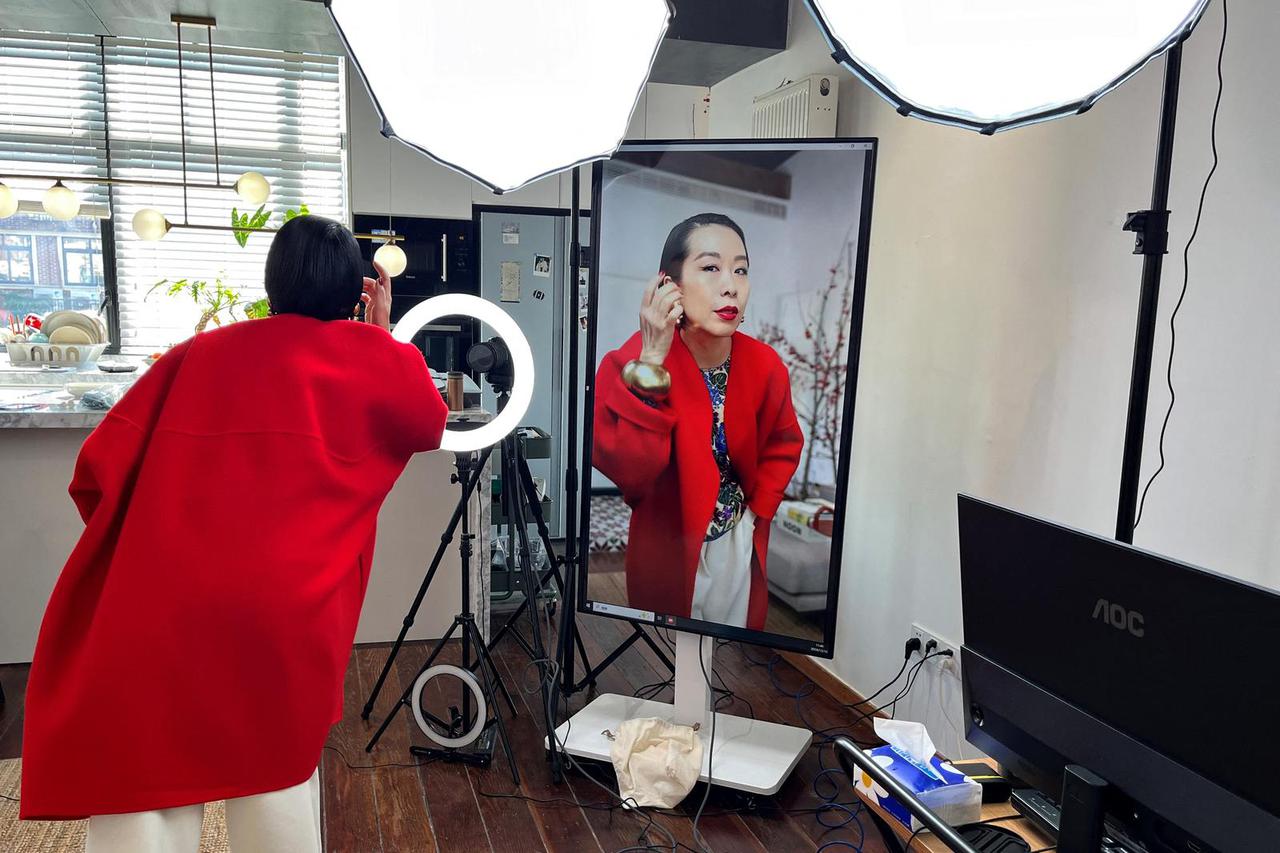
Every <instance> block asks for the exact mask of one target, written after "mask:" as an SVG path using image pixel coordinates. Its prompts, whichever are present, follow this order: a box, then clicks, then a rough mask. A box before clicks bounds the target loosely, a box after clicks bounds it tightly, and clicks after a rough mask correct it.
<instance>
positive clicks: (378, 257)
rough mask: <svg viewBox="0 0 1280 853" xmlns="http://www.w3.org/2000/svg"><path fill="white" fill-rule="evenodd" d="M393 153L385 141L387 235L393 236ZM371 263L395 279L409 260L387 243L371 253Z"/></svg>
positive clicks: (392, 242) (388, 140)
mask: <svg viewBox="0 0 1280 853" xmlns="http://www.w3.org/2000/svg"><path fill="white" fill-rule="evenodd" d="M394 153H395V152H393V151H392V150H391V140H390V139H387V234H388V235H394V234H395V229H393V228H392V227H391V208H392V204H391V183H392V182H391V158H392V156H393V155H394ZM373 261H374V263H376V264H377V265H378V266H380V267H382V269H383V270H385V271H386V273H387V275H388V276H390V277H391V278H395V277H396V276H398V275H400V273H402V272H404V270H405V267H407V266H408V265H409V259H408V258H407V257H406V256H405V253H404V249H401V248H400V247H399V246H397V245H396V244H395V242H394V241H388V242H386V243H383V244H382V245H381V246H379V247H378V251H376V252H374V253H373Z"/></svg>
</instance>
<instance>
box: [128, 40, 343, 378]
mask: <svg viewBox="0 0 1280 853" xmlns="http://www.w3.org/2000/svg"><path fill="white" fill-rule="evenodd" d="M186 35H187V34H186V33H184V37H185V36H186ZM199 35H200V36H201V37H203V35H204V33H203V32H200V33H199ZM104 56H105V89H106V92H107V98H106V109H107V118H108V126H109V128H110V146H109V147H110V160H111V173H112V175H113V176H114V177H117V178H142V179H149V180H159V181H173V182H180V181H181V180H182V177H183V147H184V140H185V156H186V174H187V180H188V182H189V183H194V184H203V185H213V184H215V183H217V181H218V178H219V172H220V176H221V182H222V184H223V185H225V186H226V187H230V186H231V185H232V184H234V183H235V180H236V178H238V177H239V176H240V175H241V174H243V173H244V172H247V171H256V172H261V173H262V174H263V175H265V176H266V178H267V180H268V181H269V182H270V183H271V196H270V198H269V199H268V200H267V202H266V210H267V211H269V212H270V214H271V217H270V220H269V221H268V222H267V223H266V224H267V226H269V227H278V226H279V225H280V224H281V223H282V219H283V215H284V213H285V211H286V210H288V209H297V208H298V207H299V205H300V204H302V203H305V204H306V205H307V207H308V208H309V210H310V212H311V213H313V214H318V215H320V216H327V217H329V218H332V219H336V220H338V221H342V222H345V221H347V205H346V196H347V193H346V183H345V169H344V159H345V152H344V150H343V147H344V146H343V142H344V139H343V137H344V130H345V116H346V111H345V103H344V87H343V80H342V75H343V68H342V60H341V59H340V58H339V57H332V56H319V55H310V54H301V53H291V52H282V51H269V50H252V49H244V48H233V47H220V46H218V45H216V44H215V45H214V46H213V49H212V84H213V94H214V95H216V104H215V100H214V97H212V96H211V93H210V62H209V50H208V47H207V45H206V44H205V43H204V41H203V39H201V40H200V41H198V42H192V43H187V42H186V41H185V39H184V43H183V49H182V67H181V69H179V59H178V50H177V46H176V44H175V43H174V42H172V41H168V42H160V41H150V40H140V39H118V38H108V39H105V40H104ZM180 79H181V81H182V85H181V88H180V87H179V80H180ZM215 106H216V121H217V151H216V154H217V160H216V162H215V147H214V120H215ZM184 116H185V130H184V126H183V122H184V119H183V117H184ZM185 196H186V198H185V205H184V193H183V191H182V190H181V189H178V188H170V187H151V186H126V185H119V184H117V185H114V186H112V187H111V207H112V212H113V223H114V230H115V239H116V271H117V287H118V292H119V307H120V329H121V341H120V343H121V349H122V351H123V352H128V353H138V352H150V351H153V350H156V349H159V348H161V347H163V346H167V345H169V344H173V343H176V342H178V341H181V340H183V339H185V338H187V337H189V336H190V335H191V333H192V330H193V328H194V326H195V323H196V321H197V320H198V318H199V316H200V309H199V308H198V307H197V306H196V304H195V302H194V301H193V300H191V298H190V297H189V296H172V297H171V296H168V295H167V294H166V293H165V292H164V290H165V289H164V288H160V289H156V290H154V291H153V292H152V289H153V287H154V285H155V284H156V282H158V281H160V280H162V279H169V280H177V279H183V278H186V279H193V280H194V279H198V280H206V281H209V282H211V283H212V282H213V281H214V280H215V279H218V278H221V279H222V280H223V282H224V283H226V284H227V285H228V286H230V287H232V288H233V289H235V290H236V291H237V292H239V293H240V294H241V296H242V298H243V299H244V301H245V302H246V303H247V302H251V301H253V300H255V299H258V298H260V297H261V296H263V295H264V292H263V288H262V271H263V265H264V263H265V260H266V254H267V249H268V247H269V246H270V242H271V235H270V234H251V235H250V236H249V237H248V241H247V244H246V246H245V247H243V248H242V247H241V246H240V245H239V244H238V243H237V242H236V239H235V236H234V235H233V234H231V233H230V232H226V231H193V230H186V229H182V228H179V227H175V228H174V229H173V230H172V231H170V232H169V234H168V235H167V236H166V237H165V238H164V239H163V240H160V241H158V242H147V241H144V240H141V239H139V238H138V237H137V236H136V235H135V234H134V233H133V227H132V221H133V215H134V214H135V213H136V212H137V211H138V210H140V209H142V208H144V207H151V208H156V209H158V210H160V211H161V212H162V213H164V215H165V216H166V217H167V218H168V219H169V221H170V222H172V223H174V225H175V226H177V225H178V224H180V223H182V222H183V221H184V220H185V221H188V222H191V223H195V224H208V225H230V224H231V211H232V208H236V209H237V210H239V211H240V212H242V213H243V212H246V204H245V202H243V201H242V200H241V199H240V197H239V196H237V195H236V194H235V192H234V191H233V190H231V189H229V188H225V189H212V188H201V187H188V189H187V191H186V193H185ZM184 207H185V210H184ZM247 212H249V213H252V212H253V210H252V209H250V210H248V211H247Z"/></svg>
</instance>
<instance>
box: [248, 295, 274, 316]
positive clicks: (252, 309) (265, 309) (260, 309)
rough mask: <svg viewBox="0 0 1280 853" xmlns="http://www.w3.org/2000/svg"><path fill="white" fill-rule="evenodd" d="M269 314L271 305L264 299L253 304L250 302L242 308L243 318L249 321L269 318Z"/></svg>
mask: <svg viewBox="0 0 1280 853" xmlns="http://www.w3.org/2000/svg"><path fill="white" fill-rule="evenodd" d="M270 314H271V303H270V302H268V301H267V300H266V299H259V300H257V301H255V302H250V303H249V304H248V305H246V306H245V307H244V316H246V317H248V318H249V319H250V320H260V319H262V318H263V317H267V316H270Z"/></svg>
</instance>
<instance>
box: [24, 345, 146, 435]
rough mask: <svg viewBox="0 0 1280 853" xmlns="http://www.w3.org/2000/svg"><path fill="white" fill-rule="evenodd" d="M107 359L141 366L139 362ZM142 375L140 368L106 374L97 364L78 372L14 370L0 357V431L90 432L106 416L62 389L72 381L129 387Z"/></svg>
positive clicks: (141, 368)
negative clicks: (129, 371)
mask: <svg viewBox="0 0 1280 853" xmlns="http://www.w3.org/2000/svg"><path fill="white" fill-rule="evenodd" d="M110 359H111V360H112V361H129V362H132V363H135V364H139V365H140V360H139V359H128V358H122V357H120V356H111V357H110ZM145 372H146V367H145V366H141V365H140V366H139V369H138V370H135V371H133V372H132V373H107V372H105V371H102V370H99V369H98V368H97V366H96V365H95V366H91V367H85V368H80V369H77V370H50V369H45V368H40V367H25V366H23V367H15V366H13V365H11V364H8V363H7V359H4V358H3V357H2V356H0V429H13V428H23V429H30V428H33V427H34V428H53V429H93V428H94V427H96V426H97V425H98V424H99V423H101V422H102V419H103V418H104V417H106V414H107V413H106V412H105V411H103V410H101V409H91V408H89V407H87V406H84V405H81V403H80V401H79V400H77V399H76V398H75V397H73V396H71V394H69V393H67V392H66V391H65V390H64V386H65V385H67V384H68V383H72V382H81V383H90V382H91V383H94V384H98V385H128V384H130V383H132V382H134V381H136V380H137V378H138V377H139V376H141V375H142V374H143V373H145Z"/></svg>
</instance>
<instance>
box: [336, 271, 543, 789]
mask: <svg viewBox="0 0 1280 853" xmlns="http://www.w3.org/2000/svg"><path fill="white" fill-rule="evenodd" d="M450 315H465V316H468V317H474V318H476V319H478V320H480V321H481V322H483V323H485V324H487V325H489V326H491V327H492V328H493V329H494V331H496V332H497V333H498V335H499V336H500V337H501V338H502V340H503V342H504V343H505V344H506V347H507V349H508V350H509V353H510V360H511V366H512V371H511V374H510V376H509V377H507V376H505V375H504V377H503V379H502V381H501V382H500V383H499V382H497V381H495V383H494V384H495V390H496V391H497V392H498V411H497V414H496V416H495V417H494V419H493V420H492V421H490V422H488V423H486V424H484V425H482V426H481V427H479V428H476V429H472V430H466V431H458V430H450V429H446V430H445V432H444V435H443V436H442V437H441V441H440V447H441V449H444V450H451V451H453V453H454V457H455V464H456V465H457V468H458V471H457V473H456V474H455V475H454V476H453V478H452V479H453V482H455V483H458V484H459V485H461V487H462V494H461V495H460V496H459V498H458V503H457V505H456V506H455V508H454V511H453V515H452V517H451V518H450V519H449V524H448V525H447V526H446V528H445V531H444V533H443V534H442V535H441V537H440V544H439V545H438V546H437V548H436V552H435V555H434V556H433V558H432V560H431V565H430V567H429V568H428V570H427V573H426V575H425V576H424V577H423V580H422V584H421V585H420V586H419V588H418V593H417V595H416V596H415V597H414V600H413V603H412V605H410V607H409V612H408V613H407V614H406V615H405V618H404V621H403V624H402V626H401V629H400V634H399V636H398V637H397V638H396V641H395V643H394V644H393V646H392V648H391V651H390V653H389V654H388V655H387V660H386V663H385V664H384V665H383V668H382V672H381V674H379V676H378V681H377V683H376V684H375V685H374V688H373V691H372V692H371V693H370V695H369V698H368V701H366V702H365V706H364V709H363V711H362V712H361V717H362V718H363V719H365V720H368V719H369V716H370V714H371V713H372V711H373V706H374V703H375V702H376V701H377V698H378V695H379V694H380V693H381V691H382V687H383V684H384V683H385V682H386V679H387V675H388V673H389V672H390V670H391V667H392V665H393V664H394V662H395V658H396V656H397V655H398V654H399V652H400V648H401V646H402V645H403V644H404V640H405V637H406V636H407V634H408V632H409V629H410V627H412V625H413V623H414V620H415V619H416V617H417V613H418V610H419V608H420V607H421V606H422V601H423V599H424V598H425V597H426V593H427V590H428V589H429V588H430V586H431V582H432V580H433V579H434V578H435V574H436V572H437V571H438V570H439V568H440V562H441V560H442V559H443V557H444V554H445V552H446V551H447V550H448V547H449V544H450V543H451V542H452V541H453V536H454V533H455V531H456V530H457V528H458V526H459V525H461V527H462V536H461V539H460V542H459V552H460V555H461V559H462V610H461V612H460V613H458V614H457V615H455V616H454V617H453V622H452V624H450V626H449V629H448V631H446V632H445V634H444V636H443V637H441V638H440V639H439V640H437V641H436V643H435V645H434V646H433V647H432V649H431V653H430V654H429V655H428V657H427V660H426V661H425V662H424V663H423V664H422V666H421V667H420V668H419V670H418V672H417V673H416V674H415V676H414V679H413V682H412V683H411V684H410V685H409V686H408V687H407V688H406V689H405V691H404V692H403V693H402V694H401V696H400V698H399V700H397V702H396V705H395V707H394V708H392V710H391V712H390V713H389V714H387V716H386V718H385V719H384V720H383V721H382V724H381V725H380V726H379V727H378V730H377V731H376V732H375V733H374V735H373V737H372V738H371V739H370V741H369V743H368V744H367V745H366V746H365V751H366V752H371V751H372V750H373V748H374V747H375V746H376V745H377V743H378V741H379V740H380V739H381V738H382V735H383V734H384V733H385V732H386V730H387V728H388V726H390V725H391V721H392V720H393V719H395V716H396V714H397V713H399V711H400V709H401V708H402V707H405V706H408V707H409V708H410V709H411V711H412V713H413V715H414V719H415V721H416V722H417V724H418V726H419V728H421V729H422V730H423V732H424V733H425V734H427V736H428V737H430V738H431V739H432V740H433V741H435V742H436V743H437V744H439V745H440V748H423V747H410V752H412V753H414V754H415V755H428V756H431V757H433V758H439V759H442V760H446V761H456V762H463V763H467V764H475V765H480V766H488V765H489V763H490V762H491V761H492V756H493V746H494V744H493V738H492V736H491V734H490V733H491V731H492V729H493V728H496V729H497V734H498V736H499V737H500V738H501V741H502V749H503V752H504V753H505V754H506V756H507V763H508V764H509V766H510V768H511V779H512V782H514V783H515V784H517V785H518V784H519V783H520V776H519V772H518V770H517V769H516V762H515V755H514V754H513V752H512V749H511V742H510V737H509V736H508V734H507V730H506V724H505V723H504V721H503V716H502V713H501V710H500V709H499V708H498V707H497V703H496V701H495V697H496V694H497V693H499V692H500V693H501V694H502V697H503V699H504V700H505V704H506V705H507V708H508V709H509V710H510V712H511V714H512V716H515V715H516V714H517V713H518V712H517V710H516V706H515V703H514V702H513V701H512V698H511V694H510V693H509V692H508V690H507V688H506V685H505V683H504V681H503V679H502V675H501V672H500V671H499V669H498V668H497V666H496V665H495V664H494V662H493V658H492V656H491V654H490V648H491V644H490V643H487V642H486V641H485V638H484V636H483V634H482V633H481V631H480V629H479V628H478V627H477V625H476V619H475V614H474V613H473V612H472V610H471V554H472V551H473V547H474V546H473V541H474V538H475V536H474V534H473V533H471V531H470V527H469V521H468V518H469V513H468V512H467V509H468V505H469V502H470V500H471V497H472V495H473V494H474V493H475V490H476V486H477V485H478V484H479V482H480V479H481V477H482V476H483V475H484V472H485V468H486V465H487V463H488V461H489V457H490V455H491V454H492V452H493V449H494V447H495V446H501V453H502V466H503V468H502V470H503V480H502V482H503V484H504V486H506V487H505V488H504V489H503V501H504V504H503V507H504V510H505V511H506V513H507V518H508V519H509V520H510V521H511V522H512V524H513V525H516V524H517V522H518V521H520V520H523V518H524V514H523V508H522V507H520V506H518V504H519V502H520V500H521V496H523V495H522V493H523V491H524V489H523V488H522V487H523V486H525V485H526V482H525V478H524V477H522V476H521V471H520V468H519V466H520V463H521V462H522V461H523V459H524V454H523V447H522V444H521V439H520V437H519V436H518V435H516V434H515V432H514V429H515V427H516V425H517V424H518V423H519V421H520V419H521V418H522V417H524V413H525V411H526V410H527V409H528V406H529V401H530V400H531V399H532V397H533V354H532V351H531V350H530V348H529V343H528V341H527V340H526V339H525V337H524V335H523V333H522V332H521V331H520V327H519V326H518V325H517V324H516V322H515V321H514V320H512V319H511V317H510V316H508V315H507V314H506V313H505V312H504V311H502V309H500V308H498V306H496V305H494V304H493V303H491V302H486V301H485V300H483V299H480V298H478V297H475V296H467V295H463V294H448V295H445V296H437V297H433V298H432V299H428V300H426V301H424V302H421V303H419V304H418V305H416V306H414V307H413V308H412V309H410V311H409V312H408V313H407V314H405V316H404V317H403V318H402V319H401V320H400V322H399V323H398V324H397V325H396V329H395V333H394V336H395V337H396V339H397V340H400V341H401V342H404V343H407V342H409V341H411V340H412V339H413V336H414V335H415V334H417V333H418V331H419V330H420V329H421V328H422V327H423V326H425V325H427V324H429V323H431V322H432V321H434V320H436V319H438V318H440V317H444V316H450ZM477 451H478V455H477ZM524 471H526V472H527V463H525V467H524ZM515 484H519V485H515ZM527 486H528V487H530V488H531V487H532V478H528V480H527ZM533 499H534V500H535V501H536V495H534V496H533ZM518 534H523V538H522V540H521V544H522V546H523V547H522V548H521V554H522V559H521V560H520V567H521V570H522V572H523V574H524V581H525V588H526V590H528V591H529V597H530V600H536V596H537V593H538V590H539V589H540V588H541V585H540V583H539V580H540V578H538V577H537V575H536V574H535V573H534V571H533V568H532V564H531V562H530V560H529V556H528V554H529V549H528V532H527V530H524V529H520V530H519V531H517V532H516V535H518ZM529 622H530V626H531V633H532V637H533V640H532V645H531V647H530V648H531V649H532V653H533V654H534V655H535V660H537V661H538V662H539V664H540V666H544V667H545V666H546V665H547V658H546V656H545V653H544V652H543V651H542V639H541V630H540V626H539V624H538V619H537V612H536V608H532V609H530V610H529ZM458 632H461V637H460V639H461V640H462V663H461V667H452V666H445V665H438V664H437V663H436V660H437V658H438V657H439V656H440V653H441V652H442V651H443V649H444V645H445V643H447V642H448V641H449V640H451V639H453V636H454V634H455V633H458ZM473 644H474V646H475V649H476V651H477V654H478V657H477V659H476V660H475V661H474V662H473V661H472V657H471V652H472V645H473ZM475 672H478V673H479V676H480V678H479V680H477V678H476V677H475V675H474V674H473V673H475ZM443 674H452V675H457V676H459V677H460V679H461V681H462V683H463V692H462V697H461V705H462V710H461V712H459V711H458V709H457V707H456V706H454V707H452V708H451V709H450V711H451V714H450V719H449V720H448V721H445V720H442V719H440V718H439V717H436V716H435V715H433V714H431V713H429V712H428V711H427V710H426V709H425V708H424V707H423V702H422V694H423V690H424V688H425V687H426V685H427V683H428V682H429V681H430V680H431V679H432V678H433V677H435V676H437V675H443ZM547 681H548V679H545V678H544V679H543V680H542V694H543V698H544V702H543V707H544V712H546V713H547V714H548V715H550V714H552V712H553V711H552V706H551V703H550V693H549V686H548V684H547ZM473 701H474V703H475V705H476V710H475V714H474V715H473V714H472V707H471V706H472V703H473ZM490 711H492V717H490V716H489V712H490ZM545 722H546V726H547V731H548V732H550V731H551V726H552V724H553V720H552V717H551V716H547V718H546V721H545ZM468 747H470V748H469V749H468ZM557 769H558V768H557Z"/></svg>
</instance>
